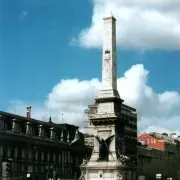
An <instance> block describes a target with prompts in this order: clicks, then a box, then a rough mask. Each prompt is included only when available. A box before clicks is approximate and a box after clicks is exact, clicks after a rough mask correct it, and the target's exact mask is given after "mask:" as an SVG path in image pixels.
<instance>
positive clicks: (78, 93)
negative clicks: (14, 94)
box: [8, 64, 180, 132]
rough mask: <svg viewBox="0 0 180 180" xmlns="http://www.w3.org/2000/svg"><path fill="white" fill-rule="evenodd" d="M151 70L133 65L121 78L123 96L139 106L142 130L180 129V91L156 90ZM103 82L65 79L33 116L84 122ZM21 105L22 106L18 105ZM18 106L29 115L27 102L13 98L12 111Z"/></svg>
mask: <svg viewBox="0 0 180 180" xmlns="http://www.w3.org/2000/svg"><path fill="white" fill-rule="evenodd" d="M148 75H149V72H148V71H147V70H146V69H145V68H144V66H143V65H142V64H137V65H134V66H132V67H131V68H130V69H129V70H127V71H126V72H125V73H124V76H123V77H121V78H119V79H118V90H119V92H120V96H121V98H122V99H124V100H125V104H128V105H130V106H132V107H134V108H137V112H138V125H139V132H142V130H143V129H145V127H146V126H147V129H148V131H155V130H160V131H167V132H171V131H176V132H179V131H180V130H179V127H180V113H179V112H180V94H179V93H178V92H174V91H165V92H163V93H161V94H158V93H156V92H155V91H154V90H153V89H152V88H151V87H150V86H149V85H148ZM100 86H101V82H100V81H99V80H98V79H92V80H86V81H79V80H78V79H68V80H62V81H61V82H60V83H58V84H57V85H56V86H54V88H53V89H52V92H51V93H50V94H49V95H48V97H47V100H46V101H45V106H44V107H42V106H40V105H36V104H34V105H33V104H32V116H33V117H35V118H38V119H43V120H47V119H48V117H49V115H50V109H51V112H52V113H51V114H52V119H53V121H54V122H57V123H61V122H62V114H63V122H64V123H65V122H66V123H70V124H74V125H78V126H79V125H80V127H82V126H83V123H84V121H87V115H85V114H84V110H85V109H86V108H87V107H88V105H89V104H91V103H93V102H94V99H95V98H96V96H97V95H98V92H99V89H100ZM18 105H19V107H18ZM26 105H27V104H26ZM15 106H16V112H17V113H18V114H24V115H25V104H24V103H22V102H13V105H12V106H11V108H10V109H9V110H8V111H11V112H12V111H13V109H14V107H15Z"/></svg>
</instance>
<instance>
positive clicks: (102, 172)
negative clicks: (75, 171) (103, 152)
mask: <svg viewBox="0 0 180 180" xmlns="http://www.w3.org/2000/svg"><path fill="white" fill-rule="evenodd" d="M81 171H82V176H81V178H80V180H136V171H135V170H134V169H130V168H129V167H123V166H122V167H121V166H117V165H115V164H114V163H113V162H96V163H94V165H93V164H92V163H90V164H89V163H88V164H87V165H86V166H81Z"/></svg>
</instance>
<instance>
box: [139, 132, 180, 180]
mask: <svg viewBox="0 0 180 180" xmlns="http://www.w3.org/2000/svg"><path fill="white" fill-rule="evenodd" d="M137 140H138V146H137V155H138V156H137V159H138V175H139V176H145V177H146V179H147V180H148V179H149V180H151V179H152V178H155V174H157V173H160V174H162V176H163V175H165V177H163V178H167V177H173V176H174V177H175V178H177V176H178V175H177V173H178V169H176V168H178V167H179V166H180V159H179V157H180V141H179V137H176V138H175V137H173V136H172V134H170V135H168V134H166V133H162V134H161V133H157V132H152V133H143V134H141V135H139V136H138V138H137ZM179 170H180V169H179ZM179 178H180V177H179Z"/></svg>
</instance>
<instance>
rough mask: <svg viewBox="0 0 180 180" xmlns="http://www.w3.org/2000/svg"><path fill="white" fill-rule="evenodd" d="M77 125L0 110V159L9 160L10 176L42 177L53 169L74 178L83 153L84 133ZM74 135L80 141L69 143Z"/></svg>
mask: <svg viewBox="0 0 180 180" xmlns="http://www.w3.org/2000/svg"><path fill="white" fill-rule="evenodd" d="M77 129H78V127H77V126H73V125H69V124H55V123H52V121H51V120H50V121H49V122H43V121H39V120H35V119H32V118H31V117H30V115H29V114H28V112H27V117H22V116H18V115H15V114H10V113H6V112H0V160H1V162H4V161H7V160H11V163H12V173H11V176H13V177H16V176H18V177H19V176H22V177H25V176H26V174H31V177H33V179H37V180H45V178H46V177H47V176H52V171H53V172H55V173H56V174H57V176H58V177H60V178H62V179H77V178H78V177H79V175H80V170H79V165H80V164H81V163H82V160H83V156H84V153H85V148H84V145H83V143H84V136H83V134H81V133H79V132H78V131H77ZM77 136H79V137H80V138H79V142H80V143H76V144H75V145H71V142H72V141H73V140H74V139H76V138H77ZM0 164H2V163H0ZM2 171H3V169H2V166H1V168H0V173H1V175H2V173H3V172H2Z"/></svg>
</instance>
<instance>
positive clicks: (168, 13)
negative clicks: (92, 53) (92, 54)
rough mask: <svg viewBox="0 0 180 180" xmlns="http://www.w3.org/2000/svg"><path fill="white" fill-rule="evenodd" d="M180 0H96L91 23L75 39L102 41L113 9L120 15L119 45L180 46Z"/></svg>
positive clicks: (89, 43)
mask: <svg viewBox="0 0 180 180" xmlns="http://www.w3.org/2000/svg"><path fill="white" fill-rule="evenodd" d="M179 9H180V1H179V0H159V1H155V0H146V1H143V0H136V1H134V0H111V1H109V0H94V1H93V14H92V22H91V25H90V27H88V28H84V29H83V30H82V31H81V32H80V34H79V36H78V37H77V38H73V43H76V44H77V43H78V44H79V45H80V46H83V47H86V48H96V47H101V45H102V31H103V20H102V18H103V17H104V15H105V14H107V12H108V11H109V10H111V11H112V12H113V14H114V16H115V17H116V19H117V45H118V46H121V47H123V48H143V49H171V50H179V49H180V11H179Z"/></svg>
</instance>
